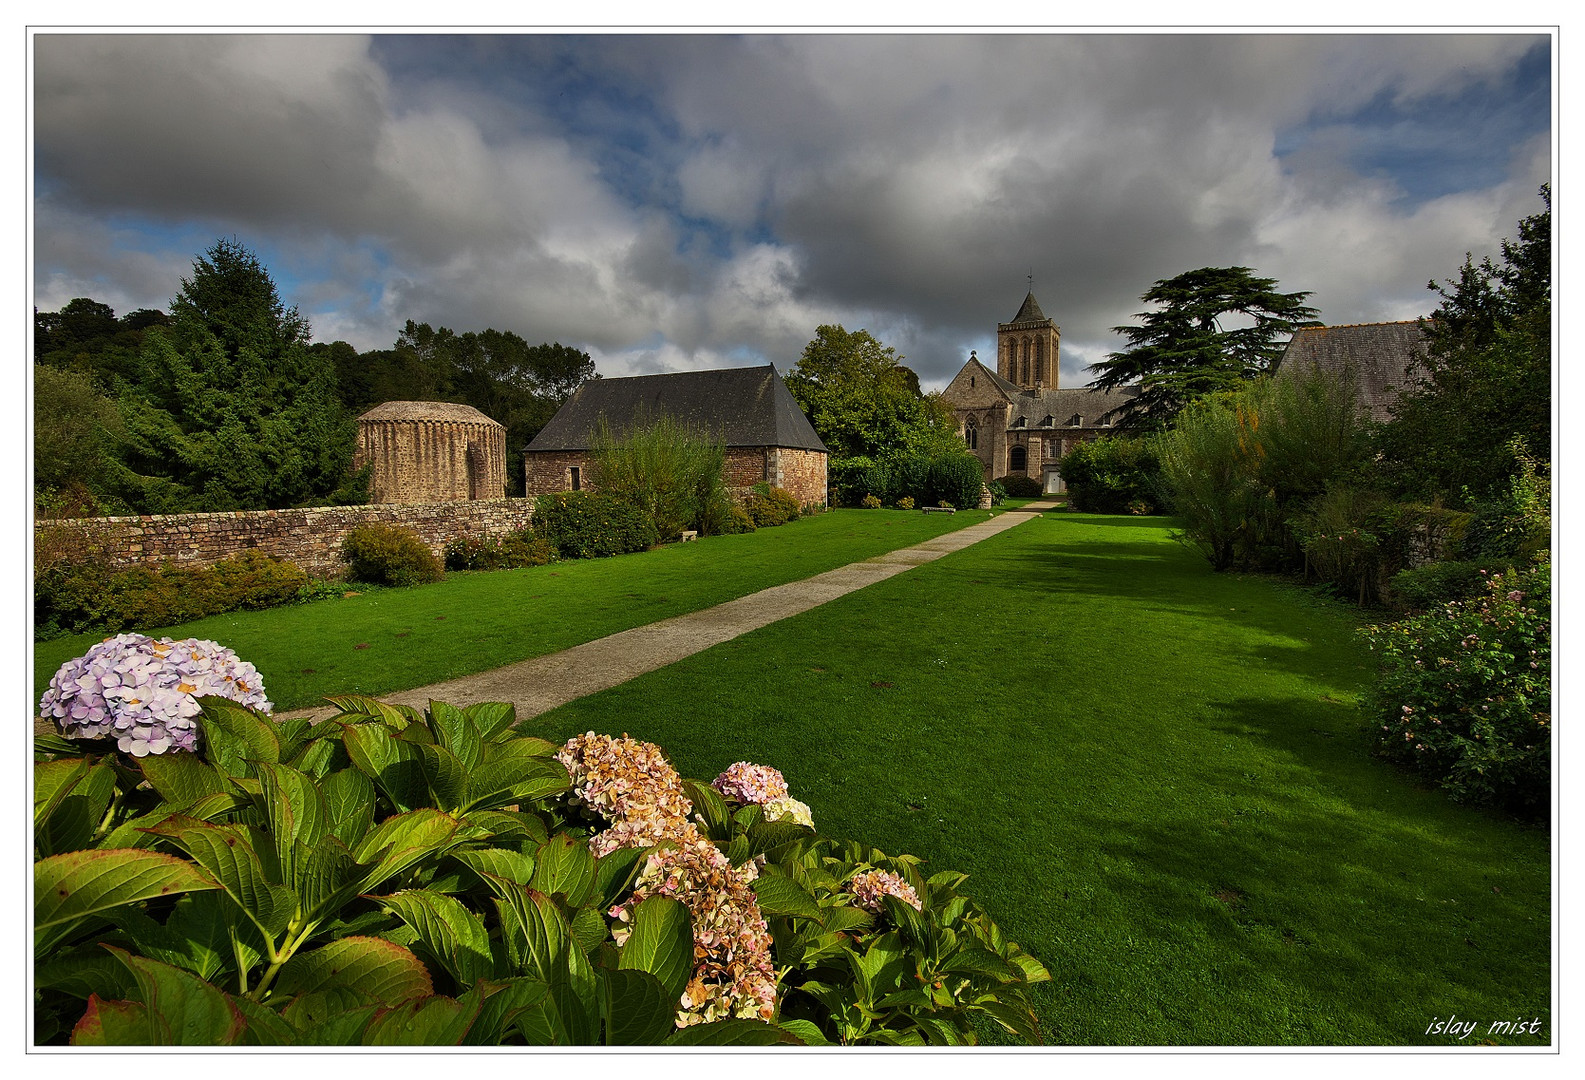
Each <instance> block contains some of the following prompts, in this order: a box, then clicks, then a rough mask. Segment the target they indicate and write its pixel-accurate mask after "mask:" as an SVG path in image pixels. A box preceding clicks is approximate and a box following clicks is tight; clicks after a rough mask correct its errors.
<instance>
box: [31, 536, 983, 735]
mask: <svg viewBox="0 0 1585 1080" xmlns="http://www.w3.org/2000/svg"><path fill="white" fill-rule="evenodd" d="M1001 512H1002V511H1000V510H998V511H996V513H1001ZM990 516H991V514H990V513H987V512H983V511H964V512H961V513H957V514H922V513H904V512H902V511H894V510H837V511H833V512H831V513H828V514H817V515H815V516H813V517H807V518H801V519H799V520H798V521H795V522H791V523H789V524H787V525H782V526H779V527H777V528H773V529H762V530H760V531H759V532H755V533H747V534H743V535H738V536H711V537H704V538H703V539H701V540H699V541H698V542H696V543H689V544H670V545H667V546H665V547H661V548H657V549H655V550H654V551H646V552H642V553H638V554H634V555H623V556H619V557H617V558H614V559H592V560H573V561H570V562H559V563H553V564H551V565H549V566H540V567H533V568H528V569H522V570H504V571H497V572H494V573H471V574H451V575H448V577H447V580H445V581H442V582H440V583H438V584H434V585H426V586H421V587H417V588H411V589H375V590H370V591H368V592H366V593H363V594H360V595H357V596H351V597H347V598H345V599H337V600H322V601H318V602H316V603H313V604H307V605H297V606H292V607H284V608H272V609H270V610H267V611H239V612H232V613H230V614H227V615H216V616H212V617H210V618H207V619H200V620H198V621H196V622H190V623H184V624H182V625H180V626H173V627H138V628H137V630H138V631H139V632H140V633H146V634H151V635H153V636H155V637H170V638H176V639H181V638H188V637H197V638H204V639H208V640H211V641H218V642H220V643H221V644H222V645H225V646H227V647H229V648H231V649H233V650H234V651H235V652H236V653H237V655H239V656H241V657H242V658H243V659H245V660H247V661H248V662H250V663H252V664H253V665H254V666H255V667H257V668H258V669H259V673H260V674H261V675H262V676H263V678H264V685H265V688H266V690H267V691H268V693H269V695H270V700H271V701H272V702H273V703H274V704H275V706H276V707H277V708H278V709H294V708H301V707H305V706H310V705H315V704H318V703H319V702H320V700H321V699H322V698H323V697H324V696H325V695H326V694H346V693H363V694H385V693H393V692H395V691H397V690H405V689H409V688H411V687H414V686H426V685H428V684H430V683H435V682H442V681H444V680H446V679H454V678H458V677H460V676H463V675H471V674H473V673H475V672H479V671H488V670H490V669H491V668H496V667H501V666H502V665H504V664H510V663H514V662H516V661H518V660H526V659H528V658H529V657H533V656H542V655H544V654H546V653H551V652H557V651H559V650H561V649H566V648H570V647H572V646H574V645H580V644H582V643H583V642H586V641H593V640H595V639H596V638H600V637H604V636H605V635H607V634H614V633H616V632H618V631H620V630H627V629H631V628H632V627H635V626H643V625H645V624H646V623H651V622H656V621H658V620H660V619H667V618H671V617H672V616H673V615H682V614H685V613H687V612H690V611H698V610H700V609H702V608H707V607H710V606H712V605H715V604H719V603H724V602H726V601H728V600H734V599H736V598H738V597H740V596H746V595H747V594H749V593H752V592H757V591H759V590H760V589H765V588H769V587H770V586H772V585H780V584H783V583H785V582H788V581H798V580H801V579H803V578H807V577H812V576H814V575H815V574H819V573H823V572H824V571H826V570H831V569H835V568H836V567H838V566H845V565H846V564H848V563H850V562H856V561H858V560H861V559H868V558H873V557H874V556H876V555H880V554H883V553H885V552H888V551H893V550H895V549H897V548H901V547H908V546H909V545H912V544H917V543H921V542H923V541H925V540H929V539H931V538H932V537H936V536H940V535H941V534H942V533H947V532H952V531H953V530H955V529H961V528H963V527H964V526H967V525H972V524H974V523H976V522H981V521H985V520H986V519H987V518H989V517H990ZM352 588H357V586H352ZM104 636H105V635H103V634H80V635H77V636H75V637H68V638H58V639H56V640H54V641H46V642H40V643H38V644H37V645H36V646H35V647H34V663H33V679H34V688H33V693H32V695H31V698H30V700H29V702H28V708H30V709H33V708H36V707H37V705H38V701H39V697H40V695H42V694H43V693H44V690H45V688H46V687H48V686H49V680H50V678H51V677H52V676H53V675H54V674H55V672H56V671H57V670H59V668H60V666H61V664H63V663H65V662H66V661H67V660H69V659H71V658H72V657H74V656H81V655H82V654H83V653H85V652H87V651H88V649H89V648H90V647H91V646H92V645H93V644H94V643H95V642H97V641H99V640H100V639H101V638H103V637H104Z"/></svg>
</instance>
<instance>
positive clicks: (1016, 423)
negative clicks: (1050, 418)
mask: <svg viewBox="0 0 1585 1080" xmlns="http://www.w3.org/2000/svg"><path fill="white" fill-rule="evenodd" d="M1028 423H1029V421H1028V419H1027V418H1026V417H1022V416H1020V417H1019V418H1018V419H1017V420H1014V421H1013V427H1015V428H1021V427H1025V426H1027V425H1028Z"/></svg>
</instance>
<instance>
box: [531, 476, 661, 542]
mask: <svg viewBox="0 0 1585 1080" xmlns="http://www.w3.org/2000/svg"><path fill="white" fill-rule="evenodd" d="M534 533H535V535H536V536H540V537H542V538H544V539H545V540H546V541H548V542H549V544H550V546H551V547H552V548H553V549H554V550H555V552H556V554H557V556H559V557H560V558H563V559H590V558H598V557H601V556H605V555H624V554H626V553H628V552H630V551H644V550H646V549H648V548H652V547H654V546H655V545H656V544H658V543H660V534H659V533H658V532H656V531H655V522H654V520H653V519H651V518H650V516H649V515H648V514H647V513H645V512H644V510H643V509H642V508H641V507H638V506H635V505H634V504H633V503H631V502H629V501H628V500H627V499H624V498H622V497H621V496H619V495H610V494H605V493H602V492H598V491H562V492H557V493H556V494H554V495H541V496H540V497H539V498H538V500H536V501H535V503H534Z"/></svg>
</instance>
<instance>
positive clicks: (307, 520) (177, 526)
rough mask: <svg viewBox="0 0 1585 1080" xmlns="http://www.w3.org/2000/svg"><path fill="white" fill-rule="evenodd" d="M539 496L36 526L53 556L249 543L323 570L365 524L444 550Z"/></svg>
mask: <svg viewBox="0 0 1585 1080" xmlns="http://www.w3.org/2000/svg"><path fill="white" fill-rule="evenodd" d="M533 510H534V500H532V499H484V500H478V501H475V502H448V503H421V504H406V505H395V504H383V505H376V506H312V507H305V508H302V509H297V510H238V511H233V512H226V513H215V514H156V515H152V516H149V517H111V518H72V519H67V520H57V521H40V522H36V523H35V524H34V526H33V540H34V546H35V551H36V552H37V553H38V555H39V556H40V557H45V558H49V559H61V558H64V559H81V558H86V557H88V556H90V555H97V556H99V557H102V558H104V559H105V560H106V561H107V562H108V563H109V564H110V565H111V566H118V567H120V566H134V565H137V564H138V563H158V562H167V561H168V562H173V563H179V564H182V565H186V566H208V565H210V564H212V563H217V562H219V561H221V560H222V559H225V558H227V557H229V556H231V555H235V554H237V553H238V552H240V551H244V550H246V549H248V548H257V549H258V550H260V551H263V552H264V553H265V554H267V555H273V556H275V557H276V558H280V559H287V560H289V561H291V562H294V563H296V564H297V565H298V566H300V567H301V568H302V569H303V570H305V571H307V572H308V573H309V574H311V575H314V576H315V577H332V576H335V575H338V574H340V573H341V572H342V570H344V569H345V566H344V564H343V563H342V561H341V554H340V553H341V541H342V540H343V539H344V538H345V537H346V535H347V533H348V532H350V531H351V530H352V529H353V528H355V527H356V526H358V525H367V524H382V525H401V526H405V527H406V528H409V529H412V530H413V531H414V532H416V533H418V535H419V536H421V537H423V539H424V542H425V543H426V544H428V545H429V546H430V548H431V549H433V550H434V552H435V554H436V555H437V556H439V557H444V548H445V546H446V542H447V541H449V540H453V539H455V538H457V537H459V536H463V535H469V534H471V535H474V536H504V535H506V534H508V533H512V532H516V531H518V530H520V529H526V528H528V526H529V523H530V519H531V517H532V515H533Z"/></svg>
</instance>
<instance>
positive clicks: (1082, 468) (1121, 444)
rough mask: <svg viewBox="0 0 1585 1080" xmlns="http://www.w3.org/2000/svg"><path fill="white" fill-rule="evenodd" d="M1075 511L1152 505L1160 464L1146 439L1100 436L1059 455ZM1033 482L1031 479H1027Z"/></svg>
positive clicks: (1099, 511)
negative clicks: (1100, 437)
mask: <svg viewBox="0 0 1585 1080" xmlns="http://www.w3.org/2000/svg"><path fill="white" fill-rule="evenodd" d="M1059 467H1060V468H1061V470H1062V480H1063V483H1064V484H1066V485H1067V489H1068V501H1069V504H1070V505H1071V506H1072V507H1073V509H1075V510H1082V511H1084V512H1085V513H1090V514H1130V513H1135V512H1136V510H1134V509H1130V507H1131V506H1134V505H1135V504H1142V505H1143V506H1144V507H1146V509H1145V510H1143V511H1137V512H1142V513H1147V514H1148V513H1150V511H1151V510H1153V509H1154V508H1155V504H1154V500H1156V499H1157V498H1158V497H1159V495H1158V492H1159V491H1160V489H1161V487H1162V479H1161V463H1160V462H1159V461H1157V460H1156V450H1155V444H1154V443H1153V442H1151V441H1150V440H1148V439H1122V438H1102V439H1091V440H1089V441H1086V442H1081V443H1079V444H1078V445H1077V446H1075V447H1074V448H1073V449H1072V450H1069V451H1068V452H1067V453H1066V454H1064V455H1063V456H1062V462H1061V465H1060V466H1059ZM1031 482H1033V481H1031Z"/></svg>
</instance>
